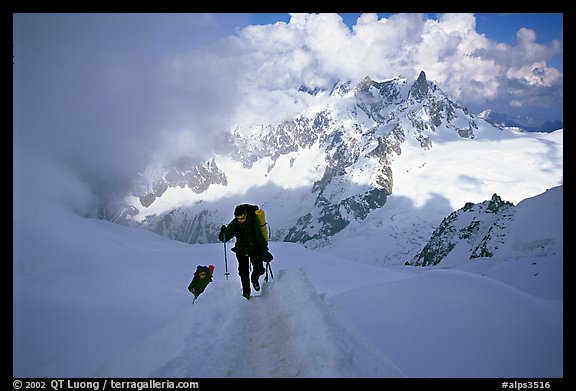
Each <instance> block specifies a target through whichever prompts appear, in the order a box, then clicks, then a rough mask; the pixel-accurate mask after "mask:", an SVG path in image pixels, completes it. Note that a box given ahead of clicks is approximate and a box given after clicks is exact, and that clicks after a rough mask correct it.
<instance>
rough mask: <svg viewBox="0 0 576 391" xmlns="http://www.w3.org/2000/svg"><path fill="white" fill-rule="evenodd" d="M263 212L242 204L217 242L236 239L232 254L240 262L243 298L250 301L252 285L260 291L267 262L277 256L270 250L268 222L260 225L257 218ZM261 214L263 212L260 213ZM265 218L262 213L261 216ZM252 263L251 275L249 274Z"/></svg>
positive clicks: (221, 231)
mask: <svg viewBox="0 0 576 391" xmlns="http://www.w3.org/2000/svg"><path fill="white" fill-rule="evenodd" d="M259 210H260V209H259V208H258V206H256V205H250V204H241V205H238V206H236V208H235V209H234V219H233V220H232V221H230V223H229V224H228V226H226V225H223V226H222V227H221V228H220V233H219V234H218V239H219V240H220V241H221V242H224V243H226V242H227V241H229V240H230V239H232V238H234V237H235V238H236V244H235V245H234V247H233V248H232V251H234V253H236V259H237V260H238V275H239V276H240V281H241V283H242V296H244V297H245V298H247V299H249V298H250V294H251V289H250V283H252V287H253V288H254V290H255V291H259V290H260V283H259V282H258V280H259V278H260V276H261V275H263V274H264V273H265V269H264V262H270V261H271V260H272V259H273V258H274V257H273V256H272V254H270V252H269V251H268V235H267V231H266V227H265V222H264V223H261V222H260V219H259V218H258V216H257V213H258V212H257V211H259ZM260 211H261V210H260ZM260 214H261V215H262V217H263V214H262V211H261V213H260ZM250 264H252V275H250Z"/></svg>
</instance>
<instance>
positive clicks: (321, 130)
mask: <svg viewBox="0 0 576 391" xmlns="http://www.w3.org/2000/svg"><path fill="white" fill-rule="evenodd" d="M299 93H300V94H303V95H305V96H306V99H308V100H309V102H311V103H310V104H309V105H308V106H307V108H306V110H304V111H303V112H301V113H299V114H298V115H296V116H295V117H294V118H293V119H291V120H287V121H284V122H281V123H279V124H263V125H261V126H258V127H254V128H251V129H243V128H241V127H240V126H238V127H237V128H235V129H233V130H232V131H231V132H230V136H229V138H228V140H227V145H224V146H222V147H221V150H223V151H227V152H226V153H221V154H218V153H215V154H214V156H213V158H212V159H211V160H210V161H208V162H199V161H197V160H194V159H192V158H184V157H180V158H178V159H176V160H175V161H174V162H173V164H171V165H170V166H169V167H161V168H155V169H150V170H149V172H146V173H143V174H142V177H141V178H139V179H138V182H137V185H135V187H134V190H133V191H132V193H131V194H130V195H128V196H127V197H126V198H125V199H124V200H122V202H121V203H120V205H119V206H118V205H117V206H114V207H113V206H111V205H107V206H106V208H105V212H104V213H103V214H102V215H103V216H104V217H105V218H107V219H109V220H112V221H115V222H118V223H122V224H127V225H136V226H142V227H145V228H147V229H149V230H152V231H154V232H156V233H158V234H160V235H163V236H166V237H168V238H171V239H175V240H179V241H183V242H186V243H206V242H215V241H217V238H216V234H217V232H218V229H219V227H220V225H221V224H223V223H227V222H228V221H229V220H230V219H231V217H232V210H233V208H234V205H235V204H238V203H244V202H250V203H255V204H258V205H259V206H260V207H262V208H264V209H265V210H266V212H267V216H273V220H272V225H271V229H272V232H271V234H272V239H273V240H276V241H291V242H301V243H306V244H309V245H312V246H324V245H326V243H328V242H329V241H331V240H332V239H334V238H335V237H336V236H337V235H338V234H339V233H343V232H347V231H350V230H352V231H354V229H355V228H353V227H357V226H358V225H359V224H362V225H365V226H364V227H363V228H368V225H370V224H372V225H373V226H376V225H377V226H381V225H382V219H381V218H380V217H377V216H380V215H381V214H382V210H385V209H387V208H388V209H389V205H387V203H388V200H389V198H390V197H393V196H394V195H396V194H397V190H398V187H397V186H396V183H397V182H398V181H399V180H400V181H402V177H404V176H408V175H412V174H413V173H411V171H412V169H411V168H410V167H406V166H403V165H402V164H398V159H399V157H400V156H402V155H405V154H407V153H409V154H412V155H413V154H414V153H428V152H429V151H432V150H434V149H435V148H437V147H438V146H441V145H448V144H449V145H452V146H454V148H455V150H459V151H460V152H462V151H464V153H465V151H466V150H468V149H469V148H474V147H477V146H480V145H481V143H482V142H483V141H486V140H514V139H515V138H519V137H521V136H520V135H519V134H518V132H514V131H513V130H510V129H501V128H498V127H496V126H493V125H492V124H490V123H488V122H486V121H485V120H483V119H482V118H479V117H476V116H475V115H474V114H472V113H470V112H469V110H467V109H466V108H465V107H463V106H462V105H460V104H458V103H457V102H456V101H455V100H454V99H452V98H451V97H450V96H448V95H447V94H445V93H444V92H443V91H441V90H440V89H439V88H438V87H437V86H436V84H435V83H433V82H431V81H429V80H427V79H426V75H425V73H424V72H421V73H420V75H419V77H418V79H417V80H416V81H414V82H413V83H409V82H408V81H407V80H406V79H405V78H403V77H396V78H393V79H390V80H385V81H381V82H378V81H375V80H372V79H370V78H369V77H366V78H364V79H363V80H361V81H359V82H357V83H354V82H352V81H346V82H337V83H335V84H334V86H333V88H332V89H331V90H329V91H328V90H318V89H311V88H307V87H305V86H301V87H300V89H299ZM310 99H311V100H310ZM474 143H477V144H474ZM418 151H420V152H418ZM464 156H466V155H464ZM430 159H434V157H433V155H432V154H430ZM426 160H427V158H426V157H424V158H423V163H422V165H421V166H420V167H419V168H422V167H424V166H425V165H426V164H427V163H429V162H427V161H426ZM441 169H451V170H454V175H455V176H456V177H458V176H459V175H460V176H462V175H463V174H466V173H460V172H459V171H458V167H457V166H452V167H446V168H441ZM415 171H416V170H414V172H415ZM468 174H469V175H470V176H473V175H474V174H473V173H468ZM514 175H517V173H516V172H511V173H510V178H513V177H514ZM428 180H429V181H433V178H430V179H427V181H428ZM498 180H499V181H501V182H506V181H507V180H508V179H507V178H499V179H498ZM510 181H512V179H510ZM550 181H551V184H550V186H552V185H555V184H557V178H554V177H551V178H550ZM429 184H433V185H435V186H438V187H442V184H440V183H439V184H434V183H433V182H430V183H429ZM542 190H543V189H538V192H540V191H542ZM415 191H416V189H415ZM486 191H488V192H490V193H489V194H493V193H494V192H496V191H498V189H487V190H485V191H476V194H475V197H476V198H475V199H466V200H465V201H466V202H480V201H482V200H484V199H486V198H487V197H486ZM437 192H439V193H441V189H438V190H437ZM462 194H466V193H465V192H463V193H462ZM534 194H536V193H534ZM527 195H528V196H530V195H533V194H530V193H528V194H527ZM520 196H522V198H524V197H523V196H526V193H524V194H521V195H520ZM445 197H446V198H448V199H449V200H450V201H451V202H458V200H454V199H453V198H454V197H453V195H451V194H446V195H445ZM514 201H516V200H514ZM458 207H460V205H459V206H458ZM455 209H457V207H453V208H452V209H450V210H448V211H447V212H451V211H453V210H455ZM447 214H448V213H445V211H444V210H438V218H439V219H441V218H444V217H445V216H446V215H447ZM438 222H439V220H438V221H432V222H425V223H426V224H425V225H427V226H428V228H429V229H433V228H434V227H435V225H437V223H438ZM366 224H367V225H366ZM348 233H349V232H348Z"/></svg>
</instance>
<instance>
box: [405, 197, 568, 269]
mask: <svg viewBox="0 0 576 391" xmlns="http://www.w3.org/2000/svg"><path fill="white" fill-rule="evenodd" d="M562 192H563V186H557V187H554V188H553V189H549V190H548V189H547V190H546V192H545V193H543V194H540V195H538V197H540V198H541V199H543V200H545V202H546V205H548V206H549V208H548V209H546V210H537V209H534V208H530V209H529V211H527V212H526V211H525V210H524V205H525V204H529V203H530V202H531V199H530V198H528V199H525V200H523V201H522V202H520V204H518V205H517V206H515V205H513V204H512V203H511V202H507V201H504V200H502V199H501V198H500V197H499V196H498V195H497V194H494V195H493V196H492V198H491V199H490V200H486V201H484V202H481V203H479V204H474V203H471V202H470V203H467V204H466V205H465V206H464V207H463V208H461V209H459V210H457V211H455V212H452V213H451V214H450V215H449V216H447V217H446V218H445V219H444V220H442V223H441V224H440V225H439V226H438V228H436V229H435V230H434V232H433V233H432V237H431V238H430V240H429V241H428V243H427V244H426V245H425V246H424V248H423V249H422V251H420V252H419V253H418V255H417V256H416V257H415V258H414V260H413V262H410V263H409V262H407V263H406V264H407V265H408V264H411V265H416V266H429V265H436V264H439V263H441V266H447V265H450V266H454V265H457V264H462V262H466V261H468V260H473V259H476V258H491V257H493V256H497V255H498V254H499V253H502V252H505V253H506V254H508V256H512V255H518V256H542V255H543V254H546V255H560V256H561V255H562V251H563V242H561V241H559V239H560V240H561V239H562V214H563V195H562ZM528 214H529V215H528ZM526 224H538V225H539V227H538V228H539V232H542V233H546V234H547V236H546V237H542V236H540V237H537V238H531V237H519V236H518V233H519V232H526V230H521V229H516V225H519V227H521V226H523V225H526ZM553 238H556V239H553Z"/></svg>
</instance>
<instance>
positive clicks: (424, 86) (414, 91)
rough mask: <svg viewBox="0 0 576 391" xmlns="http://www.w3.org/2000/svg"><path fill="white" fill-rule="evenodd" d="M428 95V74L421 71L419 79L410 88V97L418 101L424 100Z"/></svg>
mask: <svg viewBox="0 0 576 391" xmlns="http://www.w3.org/2000/svg"><path fill="white" fill-rule="evenodd" d="M426 95H428V81H427V80H426V74H425V73H424V71H420V75H418V80H416V82H415V83H414V84H413V85H412V88H410V93H409V94H408V98H413V99H414V100H416V101H417V102H420V101H422V99H424V98H425V97H426Z"/></svg>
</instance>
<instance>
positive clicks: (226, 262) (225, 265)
mask: <svg viewBox="0 0 576 391" xmlns="http://www.w3.org/2000/svg"><path fill="white" fill-rule="evenodd" d="M223 238H224V267H225V269H226V272H225V273H224V275H225V276H226V279H228V276H229V275H230V273H228V259H227V258H226V232H224V235H223Z"/></svg>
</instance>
